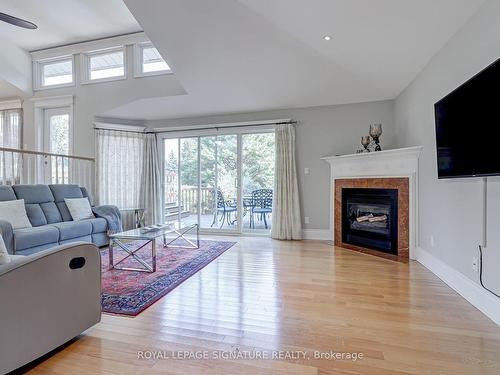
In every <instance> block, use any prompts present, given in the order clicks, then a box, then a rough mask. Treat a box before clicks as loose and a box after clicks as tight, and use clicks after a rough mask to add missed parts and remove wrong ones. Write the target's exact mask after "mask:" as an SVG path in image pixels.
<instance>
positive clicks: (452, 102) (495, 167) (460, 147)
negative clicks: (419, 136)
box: [434, 60, 500, 178]
mask: <svg viewBox="0 0 500 375" xmlns="http://www.w3.org/2000/svg"><path fill="white" fill-rule="evenodd" d="M434 112H435V121H436V146H437V164H438V178H454V177H476V176H495V175H500V152H499V146H500V60H497V61H496V62H494V63H493V64H491V65H490V66H488V67H487V68H486V69H484V70H483V71H481V72H480V73H478V74H477V75H476V76H474V77H473V78H471V79H470V80H468V81H467V82H465V83H464V84H463V85H461V86H460V87H458V88H457V89H456V90H454V91H453V92H451V93H450V94H448V95H447V96H445V97H444V98H443V99H441V100H440V101H438V102H437V103H436V104H435V105H434Z"/></svg>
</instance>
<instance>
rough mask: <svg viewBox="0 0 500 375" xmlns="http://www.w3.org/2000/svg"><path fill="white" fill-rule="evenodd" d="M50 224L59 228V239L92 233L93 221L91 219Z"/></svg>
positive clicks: (68, 238)
mask: <svg viewBox="0 0 500 375" xmlns="http://www.w3.org/2000/svg"><path fill="white" fill-rule="evenodd" d="M49 225H50V226H52V227H54V228H57V229H58V230H59V233H60V235H59V241H64V240H70V239H73V238H77V237H83V236H88V235H90V234H91V233H92V223H91V222H90V221H89V220H83V221H66V222H62V223H53V224H49Z"/></svg>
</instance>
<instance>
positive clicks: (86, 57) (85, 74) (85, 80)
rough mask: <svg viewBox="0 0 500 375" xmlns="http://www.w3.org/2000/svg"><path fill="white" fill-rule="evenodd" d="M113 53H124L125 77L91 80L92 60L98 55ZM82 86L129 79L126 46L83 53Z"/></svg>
mask: <svg viewBox="0 0 500 375" xmlns="http://www.w3.org/2000/svg"><path fill="white" fill-rule="evenodd" d="M113 52H122V53H123V75H121V76H115V77H105V78H97V79H90V59H91V58H92V57H93V56H98V55H105V54H108V53H113ZM81 57H82V59H81V64H82V67H81V82H80V83H81V84H82V85H89V84H94V83H100V82H111V81H120V80H124V79H127V70H128V64H127V48H126V46H115V47H110V48H103V49H99V50H95V51H89V52H82V53H81Z"/></svg>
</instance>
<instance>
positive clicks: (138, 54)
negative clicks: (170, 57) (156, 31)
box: [134, 41, 173, 78]
mask: <svg viewBox="0 0 500 375" xmlns="http://www.w3.org/2000/svg"><path fill="white" fill-rule="evenodd" d="M149 47H153V48H156V47H155V46H154V45H153V43H152V42H150V41H147V42H141V43H136V44H134V78H143V77H151V76H160V75H168V74H173V72H172V69H171V68H170V65H168V63H167V61H166V60H165V59H163V61H165V63H167V66H168V67H169V69H166V70H157V71H156V72H144V71H143V64H142V54H143V51H144V49H145V48H149ZM162 58H163V56H162Z"/></svg>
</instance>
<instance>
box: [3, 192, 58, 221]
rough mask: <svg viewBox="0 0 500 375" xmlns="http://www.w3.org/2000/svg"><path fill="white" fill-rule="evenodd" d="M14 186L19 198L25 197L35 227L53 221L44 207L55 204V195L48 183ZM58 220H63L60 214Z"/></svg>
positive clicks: (27, 209) (27, 210) (29, 215)
mask: <svg viewBox="0 0 500 375" xmlns="http://www.w3.org/2000/svg"><path fill="white" fill-rule="evenodd" d="M12 188H13V189H14V192H15V193H16V196H17V198H18V199H24V202H25V203H26V212H27V214H28V218H29V219H30V222H31V224H32V225H33V226H34V227H38V226H40V225H46V224H47V223H50V222H53V221H52V220H49V216H47V213H46V212H45V210H44V209H43V205H47V204H49V205H50V204H54V196H53V195H52V192H51V191H50V189H49V187H48V186H47V185H41V184H38V185H14V186H13V187H12ZM58 213H59V212H58ZM58 221H62V219H61V218H60V215H59V220H58Z"/></svg>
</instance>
